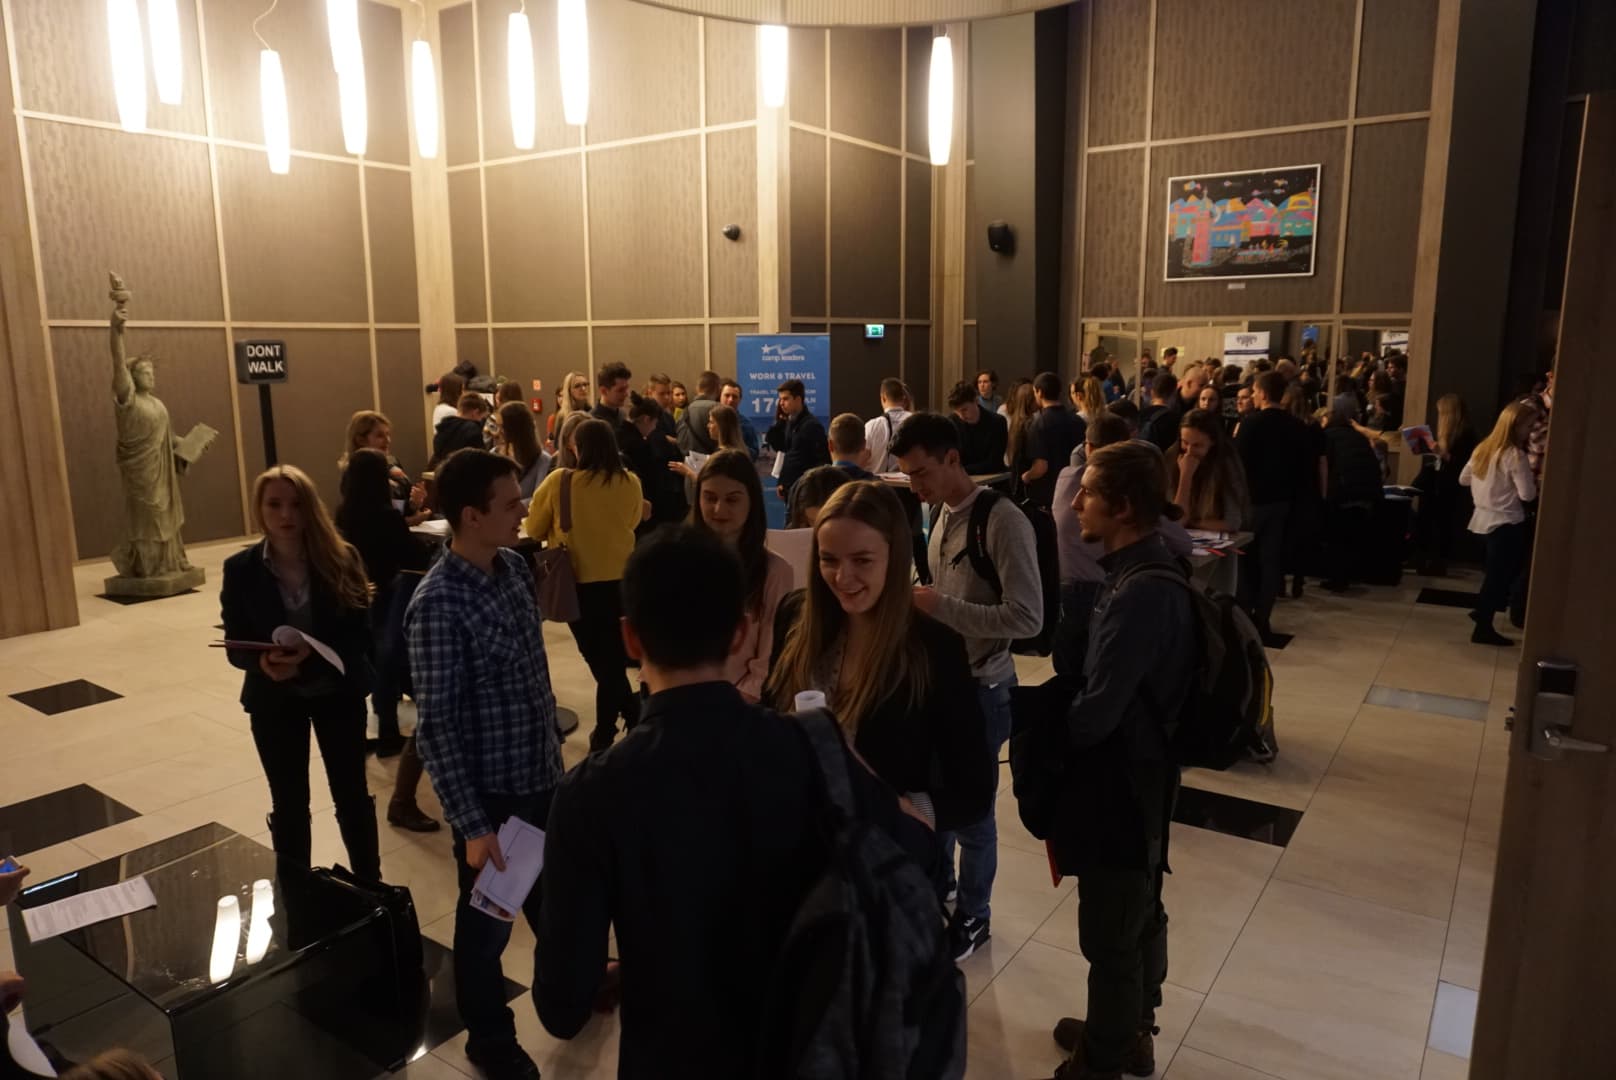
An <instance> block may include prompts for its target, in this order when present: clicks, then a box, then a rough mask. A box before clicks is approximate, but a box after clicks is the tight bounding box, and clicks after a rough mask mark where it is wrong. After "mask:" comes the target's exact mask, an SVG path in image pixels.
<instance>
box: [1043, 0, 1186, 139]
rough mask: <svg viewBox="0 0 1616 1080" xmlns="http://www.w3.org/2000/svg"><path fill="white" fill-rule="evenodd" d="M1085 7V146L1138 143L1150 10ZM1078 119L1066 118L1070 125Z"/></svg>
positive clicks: (1107, 1)
mask: <svg viewBox="0 0 1616 1080" xmlns="http://www.w3.org/2000/svg"><path fill="white" fill-rule="evenodd" d="M1089 7H1090V9H1091V11H1092V12H1093V15H1092V19H1093V33H1092V38H1091V41H1090V44H1089V51H1088V55H1089V73H1088V83H1087V89H1086V93H1087V94H1088V103H1087V108H1088V114H1089V139H1088V141H1089V145H1090V146H1110V145H1113V144H1115V143H1129V142H1138V141H1139V140H1140V139H1143V138H1144V137H1145V97H1146V94H1145V91H1146V90H1147V89H1148V88H1147V87H1146V85H1145V82H1146V80H1147V79H1148V78H1149V77H1150V75H1149V73H1150V18H1149V11H1148V9H1146V8H1144V7H1141V6H1140V5H1138V4H1135V3H1131V2H1129V0H1092V2H1091V3H1090V4H1089ZM1203 59H1204V58H1203ZM1078 119H1079V118H1078V117H1076V116H1073V117H1071V118H1070V122H1071V124H1072V126H1073V127H1075V126H1076V124H1077V121H1078Z"/></svg>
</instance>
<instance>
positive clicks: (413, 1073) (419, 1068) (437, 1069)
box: [377, 1054, 471, 1080]
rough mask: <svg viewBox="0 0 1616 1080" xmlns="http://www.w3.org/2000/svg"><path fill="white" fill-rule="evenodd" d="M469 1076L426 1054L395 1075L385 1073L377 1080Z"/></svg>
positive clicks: (460, 1079) (440, 1079)
mask: <svg viewBox="0 0 1616 1080" xmlns="http://www.w3.org/2000/svg"><path fill="white" fill-rule="evenodd" d="M469 1075H471V1074H469V1073H463V1072H461V1071H460V1070H459V1069H457V1068H455V1067H454V1066H453V1065H451V1064H449V1063H448V1062H447V1061H445V1060H443V1059H442V1058H440V1057H434V1056H432V1055H431V1054H427V1055H426V1056H425V1057H422V1058H419V1059H417V1060H415V1061H412V1062H410V1063H409V1064H408V1065H405V1066H404V1067H403V1068H402V1069H400V1070H399V1071H398V1072H395V1073H385V1074H383V1076H381V1077H378V1078H377V1080H398V1078H403V1080H465V1078H466V1077H467V1076H469Z"/></svg>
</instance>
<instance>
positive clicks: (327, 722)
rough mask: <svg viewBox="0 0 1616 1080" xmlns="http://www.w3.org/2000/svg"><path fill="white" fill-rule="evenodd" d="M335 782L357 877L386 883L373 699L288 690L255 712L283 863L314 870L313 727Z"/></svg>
mask: <svg viewBox="0 0 1616 1080" xmlns="http://www.w3.org/2000/svg"><path fill="white" fill-rule="evenodd" d="M310 728H313V730H314V737H315V738H316V739H318V740H319V742H320V758H321V760H323V761H324V762H325V775H326V780H327V782H328V783H329V784H330V785H331V801H332V803H333V804H334V805H335V807H336V813H337V827H338V829H339V830H340V831H341V833H342V843H343V846H344V847H346V848H347V849H348V861H349V863H350V864H351V868H352V870H353V872H354V873H355V874H357V875H358V876H359V877H361V878H364V879H366V880H368V881H379V880H381V869H382V868H381V855H380V853H379V849H378V841H377V838H376V804H375V802H374V801H373V800H372V799H371V797H370V790H369V788H368V787H367V785H366V781H365V699H364V698H363V697H362V696H360V695H359V694H346V693H337V694H327V695H324V696H322V697H311V698H297V697H292V696H290V695H288V696H287V697H286V698H285V699H283V700H282V701H281V702H279V703H278V704H277V705H276V706H274V707H273V708H266V709H260V710H259V711H257V712H254V713H253V714H252V735H253V743H254V745H256V746H257V747H258V760H259V761H260V762H262V763H263V766H264V778H265V779H266V780H268V781H269V800H270V806H271V817H270V838H271V841H272V842H273V844H274V847H275V854H276V855H277V856H279V857H280V859H281V861H283V862H285V863H287V864H289V865H292V866H297V867H302V868H305V869H306V868H307V867H308V865H309V857H310V855H309V853H310V850H311V848H312V846H313V838H312V836H311V834H310V827H309V729H310Z"/></svg>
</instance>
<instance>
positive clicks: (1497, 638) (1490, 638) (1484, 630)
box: [1470, 611, 1515, 645]
mask: <svg viewBox="0 0 1616 1080" xmlns="http://www.w3.org/2000/svg"><path fill="white" fill-rule="evenodd" d="M1470 617H1471V618H1472V619H1474V620H1475V621H1476V629H1475V630H1474V631H1473V632H1472V633H1471V635H1470V640H1471V642H1472V643H1474V644H1476V645H1513V644H1515V639H1514V638H1507V637H1505V636H1504V635H1503V634H1500V633H1499V632H1498V631H1497V630H1494V629H1493V617H1492V614H1491V613H1490V612H1489V613H1488V614H1486V615H1483V614H1482V613H1481V612H1479V611H1472V612H1471V613H1470Z"/></svg>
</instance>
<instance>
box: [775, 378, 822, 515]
mask: <svg viewBox="0 0 1616 1080" xmlns="http://www.w3.org/2000/svg"><path fill="white" fill-rule="evenodd" d="M807 396H808V391H807V388H806V387H804V386H803V385H802V380H801V379H787V380H786V381H785V382H783V383H781V384H780V405H779V410H778V412H776V413H775V421H774V426H773V427H772V428H770V429H769V445H770V446H772V447H773V448H774V449H775V450H777V451H779V452H780V453H781V454H783V455H785V461H784V463H783V464H782V465H781V467H780V475H779V486H778V487H777V488H776V489H775V490H776V492H777V493H778V494H779V496H780V497H781V498H782V499H784V498H786V497H787V496H789V495H790V494H791V485H792V484H795V483H796V482H797V477H799V476H801V475H802V474H803V473H805V472H807V471H808V470H809V469H811V468H813V467H814V466H815V465H829V464H830V441H829V439H828V437H827V436H826V435H825V425H824V424H821V423H820V422H819V421H818V419H816V418H815V417H814V414H813V413H811V412H809V411H808V401H807Z"/></svg>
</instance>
